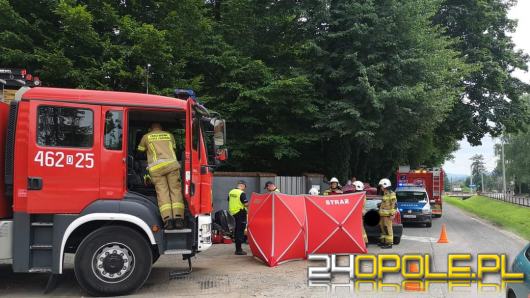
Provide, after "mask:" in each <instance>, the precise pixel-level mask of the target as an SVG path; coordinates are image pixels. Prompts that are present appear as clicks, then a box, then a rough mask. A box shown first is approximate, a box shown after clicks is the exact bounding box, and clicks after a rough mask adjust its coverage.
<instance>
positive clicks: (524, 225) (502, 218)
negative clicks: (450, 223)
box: [444, 196, 530, 240]
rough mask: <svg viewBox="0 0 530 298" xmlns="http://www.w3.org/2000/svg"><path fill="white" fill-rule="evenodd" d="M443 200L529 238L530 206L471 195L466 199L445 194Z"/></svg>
mask: <svg viewBox="0 0 530 298" xmlns="http://www.w3.org/2000/svg"><path fill="white" fill-rule="evenodd" d="M444 200H445V202H447V203H449V204H451V205H453V206H456V207H458V208H460V209H463V210H465V211H468V212H471V213H473V214H476V215H477V216H479V217H481V218H483V219H486V220H489V221H491V222H493V223H494V224H496V225H498V226H500V227H502V228H505V229H507V230H510V231H512V232H514V233H516V234H518V235H519V236H521V237H523V238H524V239H526V240H530V208H528V207H523V206H519V205H515V204H511V203H506V202H502V201H497V200H494V199H490V198H486V197H482V196H473V197H471V198H469V199H467V200H461V199H459V198H452V197H448V196H445V197H444Z"/></svg>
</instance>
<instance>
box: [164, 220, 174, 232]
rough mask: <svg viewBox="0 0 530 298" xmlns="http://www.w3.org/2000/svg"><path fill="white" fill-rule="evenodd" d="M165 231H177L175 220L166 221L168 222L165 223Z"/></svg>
mask: <svg viewBox="0 0 530 298" xmlns="http://www.w3.org/2000/svg"><path fill="white" fill-rule="evenodd" d="M164 229H166V230H174V229H175V220H174V219H166V221H164Z"/></svg>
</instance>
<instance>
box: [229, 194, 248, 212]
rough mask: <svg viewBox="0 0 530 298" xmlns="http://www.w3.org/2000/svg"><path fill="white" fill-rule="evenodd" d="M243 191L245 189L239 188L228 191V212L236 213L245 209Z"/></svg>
mask: <svg viewBox="0 0 530 298" xmlns="http://www.w3.org/2000/svg"><path fill="white" fill-rule="evenodd" d="M242 193H243V191H242V190H241V189H239V188H234V189H232V190H231V191H230V192H229V193H228V212H229V213H230V215H235V214H237V213H238V212H239V211H241V210H243V209H245V205H244V204H243V203H242V202H241V194H242Z"/></svg>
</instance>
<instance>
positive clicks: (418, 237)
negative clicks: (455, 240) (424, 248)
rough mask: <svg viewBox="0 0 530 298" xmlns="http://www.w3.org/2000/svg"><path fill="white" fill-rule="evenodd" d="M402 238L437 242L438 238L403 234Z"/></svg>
mask: <svg viewBox="0 0 530 298" xmlns="http://www.w3.org/2000/svg"><path fill="white" fill-rule="evenodd" d="M401 239H404V240H411V241H418V242H424V243H431V242H436V238H433V237H420V236H407V235H402V236H401Z"/></svg>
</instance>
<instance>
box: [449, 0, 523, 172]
mask: <svg viewBox="0 0 530 298" xmlns="http://www.w3.org/2000/svg"><path fill="white" fill-rule="evenodd" d="M529 12H530V0H519V2H518V3H517V5H516V6H515V7H514V8H513V9H512V10H511V11H510V17H511V18H513V19H517V20H518V24H517V31H516V32H515V33H514V34H513V36H512V37H513V42H514V43H515V45H516V48H517V49H521V50H523V51H525V52H526V53H530V14H529ZM515 75H516V76H517V77H518V78H520V79H521V80H523V81H525V82H527V83H530V73H528V72H522V71H521V72H518V73H516V74H515ZM496 141H498V140H494V139H492V138H491V137H489V136H487V137H484V138H483V139H482V146H478V147H472V146H471V145H470V144H469V143H468V142H467V141H466V140H463V141H460V150H458V151H457V152H455V153H454V154H453V155H454V156H455V158H454V160H451V161H447V162H445V164H444V169H445V171H446V172H447V173H450V174H469V172H470V167H471V161H470V160H469V158H471V156H473V155H475V154H482V155H484V158H485V161H486V168H487V169H488V170H489V171H491V170H493V169H494V168H495V164H496V158H495V154H494V151H493V150H494V149H493V148H494V147H493V146H494V144H495V143H496Z"/></svg>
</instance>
